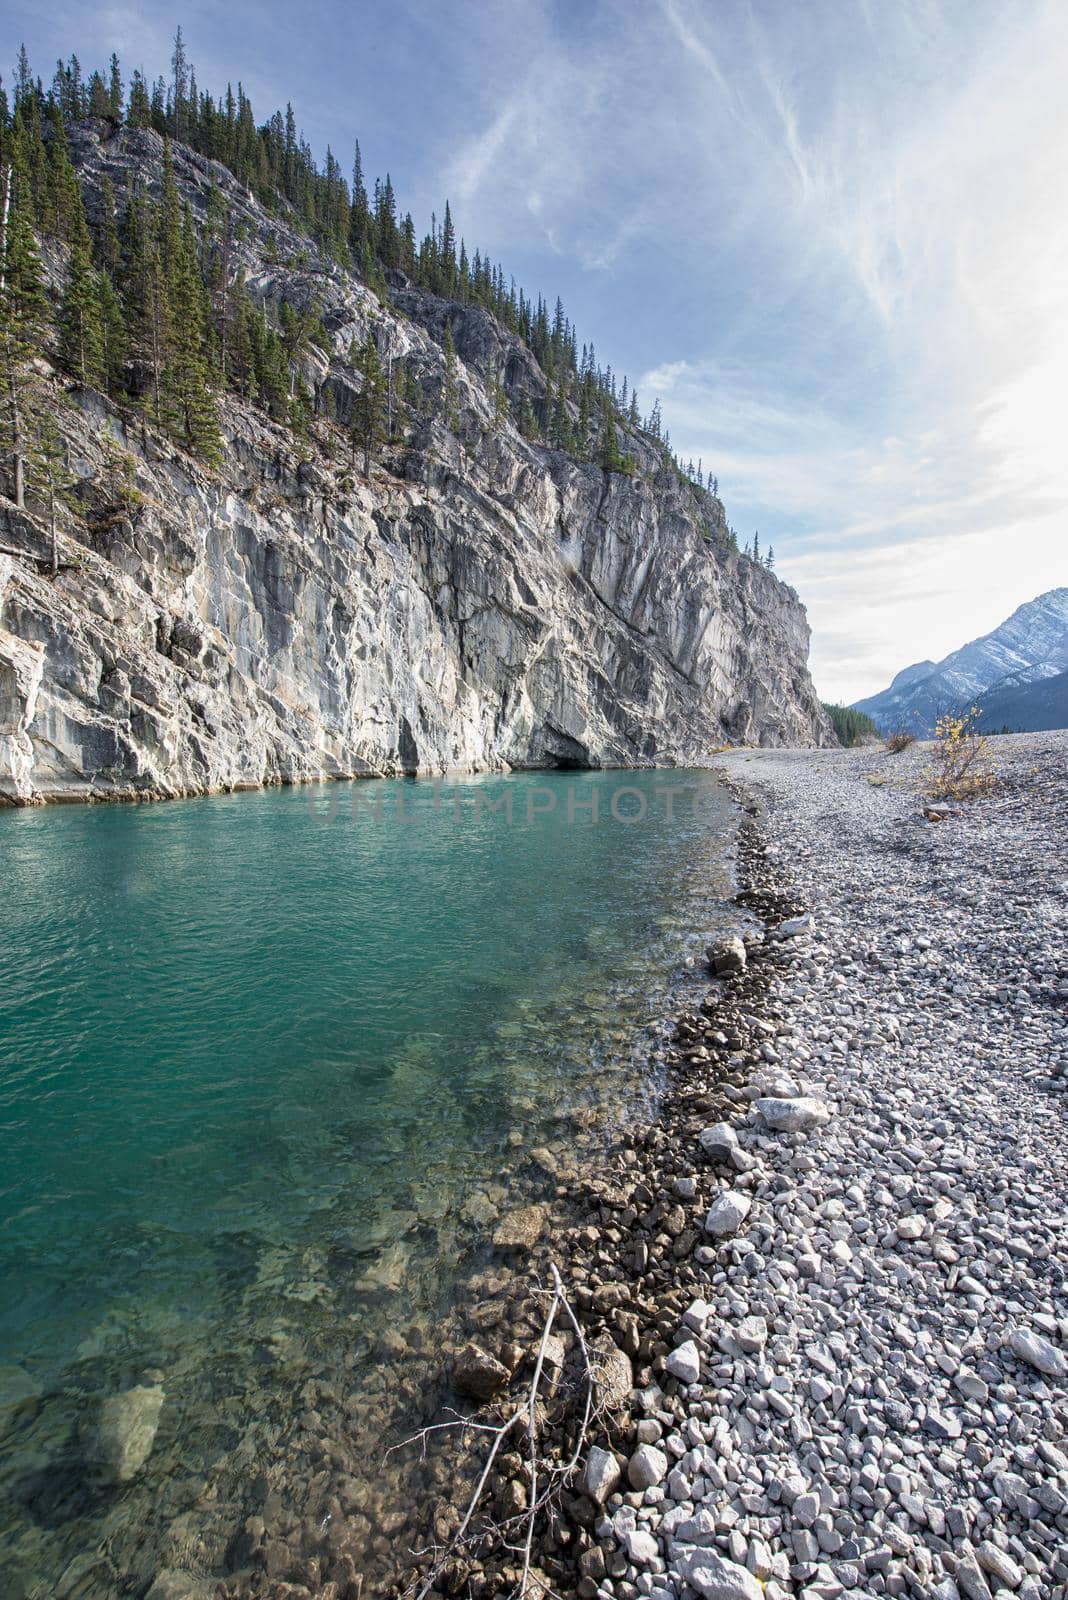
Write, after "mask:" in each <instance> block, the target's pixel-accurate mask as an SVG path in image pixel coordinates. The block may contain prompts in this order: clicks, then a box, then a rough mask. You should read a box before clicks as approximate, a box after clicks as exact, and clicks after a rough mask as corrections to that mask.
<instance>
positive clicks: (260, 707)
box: [0, 129, 829, 803]
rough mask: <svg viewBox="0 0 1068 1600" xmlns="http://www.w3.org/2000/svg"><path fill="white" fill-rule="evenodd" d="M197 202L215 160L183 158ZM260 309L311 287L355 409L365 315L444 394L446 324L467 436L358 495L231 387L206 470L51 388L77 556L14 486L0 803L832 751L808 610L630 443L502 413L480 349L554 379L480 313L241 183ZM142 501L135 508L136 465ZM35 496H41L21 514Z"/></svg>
mask: <svg viewBox="0 0 1068 1600" xmlns="http://www.w3.org/2000/svg"><path fill="white" fill-rule="evenodd" d="M79 154H80V160H81V165H82V170H83V173H84V174H85V175H86V177H87V181H88V183H89V185H90V189H91V185H92V183H93V182H95V180H96V179H97V178H98V177H99V175H100V174H101V173H102V172H103V171H104V170H110V171H111V173H112V176H113V178H114V179H115V181H116V184H117V187H119V186H121V187H124V185H125V174H124V171H123V168H124V167H125V168H126V169H127V170H129V168H130V166H131V165H136V167H137V170H138V171H140V172H142V173H147V174H148V175H149V176H151V175H152V173H153V172H154V171H155V170H156V168H155V167H154V165H153V163H154V162H158V154H159V152H158V141H157V140H155V139H154V136H153V135H150V134H139V135H133V134H129V133H126V134H122V135H119V136H116V137H113V138H111V139H109V140H107V141H106V142H101V139H100V137H99V136H98V134H97V133H96V132H94V131H93V130H92V129H89V130H87V131H85V132H84V133H83V134H82V147H81V149H80V152H79ZM178 165H179V177H180V180H181V182H182V186H183V189H184V190H185V192H186V194H187V195H189V196H191V198H192V199H193V202H194V204H197V203H199V201H200V200H201V198H202V193H203V185H204V183H206V181H207V176H208V175H209V172H208V165H209V164H207V163H204V162H199V161H194V160H192V159H191V158H190V159H189V160H186V159H185V158H184V157H183V156H182V155H181V153H180V152H179V162H178ZM215 176H216V178H217V180H218V181H219V182H220V183H221V184H222V185H223V186H224V188H225V189H226V191H227V195H228V198H229V199H230V200H231V202H232V206H233V209H234V210H235V211H236V212H238V213H239V214H240V215H241V216H243V218H244V220H245V221H246V223H247V225H248V230H249V239H248V240H247V241H246V242H245V243H244V244H243V245H242V249H243V251H244V252H245V254H246V256H247V267H248V271H249V281H250V284H251V285H252V287H253V290H254V292H255V293H256V295H257V296H258V297H259V298H261V299H264V300H277V298H278V297H279V296H280V295H281V294H282V293H283V291H284V292H285V294H286V295H288V296H289V297H290V298H291V299H293V298H298V299H299V298H300V297H301V296H302V295H303V296H307V297H311V296H313V295H314V297H315V298H316V299H317V300H318V301H319V303H320V305H321V307H322V310H323V318H324V322H325V324H326V326H327V328H328V330H329V331H330V335H331V340H332V343H333V346H334V353H333V357H332V358H331V357H330V356H328V355H327V354H326V353H324V352H320V351H314V352H313V353H312V355H310V356H309V358H308V361H307V363H306V371H305V380H306V381H307V382H308V384H309V387H310V388H312V389H313V390H316V391H319V392H324V390H325V388H326V387H329V389H330V391H331V392H332V394H333V397H334V403H335V405H336V409H337V411H338V414H339V416H344V414H345V411H346V408H347V407H348V406H351V399H352V395H353V393H354V392H355V385H356V383H357V381H358V380H357V379H356V378H355V376H354V374H353V372H352V369H351V368H350V367H349V366H348V363H347V360H346V357H347V352H348V349H349V345H350V341H351V339H352V338H353V337H354V336H355V337H356V338H357V340H362V339H363V337H364V335H365V332H366V329H367V328H368V327H369V326H370V327H373V328H374V329H375V330H376V332H377V334H378V338H379V342H380V347H382V348H383V349H384V348H385V345H386V343H387V341H389V340H390V339H391V340H392V342H393V347H394V351H395V352H396V353H397V354H404V356H405V358H406V360H407V362H408V365H409V370H410V371H411V372H412V373H413V375H414V376H415V378H416V382H417V384H418V386H419V387H420V388H421V389H422V391H423V392H424V393H425V394H426V395H427V396H428V397H429V396H433V395H434V394H436V393H437V392H438V390H439V389H440V385H441V382H442V374H443V357H442V351H441V346H440V344H439V342H438V339H439V338H440V337H441V336H442V335H443V330H444V319H445V317H446V316H448V317H449V318H450V321H451V323H452V325H453V328H454V336H455V338H456V344H457V348H458V350H459V351H460V352H461V354H462V355H463V357H464V359H463V360H461V361H460V362H459V363H458V384H459V390H460V421H459V426H458V428H457V430H456V432H455V433H453V432H449V431H447V430H446V429H445V428H444V427H443V426H442V425H441V424H440V423H438V422H423V423H422V424H421V426H420V427H419V428H417V429H416V430H415V431H414V432H413V431H412V430H411V429H409V431H408V438H407V441H406V443H405V445H404V446H399V445H398V446H395V447H391V448H390V449H388V450H387V451H385V452H384V453H383V458H382V460H381V461H380V462H378V463H377V464H376V465H375V466H374V468H373V470H372V474H371V477H370V481H367V480H365V479H364V478H363V477H362V476H361V475H360V474H359V473H358V472H357V471H356V470H355V469H354V467H353V464H352V462H351V460H350V458H349V453H348V451H347V449H346V448H344V446H342V445H340V443H339V444H338V445H335V447H334V450H333V457H332V458H331V455H330V454H329V453H328V449H327V448H324V447H323V444H322V443H321V442H319V443H317V442H308V443H299V442H297V441H295V440H294V439H293V438H292V437H291V436H290V435H289V434H288V433H286V432H285V431H284V430H282V429H280V428H278V427H276V426H274V425H273V424H272V423H270V422H269V421H268V420H267V419H266V418H265V417H264V416H263V415H262V413H260V412H258V411H255V410H253V409H252V408H249V407H247V406H245V405H244V404H243V403H241V402H239V401H237V400H235V399H234V398H232V397H228V398H227V400H226V401H225V405H224V413H223V416H224V431H225V434H226V452H225V459H224V464H223V466H222V468H221V470H220V471H219V472H218V473H217V474H214V475H213V474H210V473H208V472H206V471H205V470H204V469H203V468H201V467H200V466H199V465H197V464H196V463H195V462H193V461H191V460H190V459H189V458H188V457H187V456H186V455H185V454H184V453H183V452H182V451H181V450H180V449H178V448H177V447H175V446H174V445H172V444H170V443H169V442H167V441H162V440H160V439H159V438H157V437H155V436H154V435H153V434H152V433H151V432H150V431H149V430H146V429H144V428H143V427H142V426H141V425H140V423H138V422H136V421H133V420H131V419H129V418H127V419H126V420H124V419H123V418H121V417H120V416H119V415H118V414H117V413H115V412H114V411H113V410H112V409H111V408H109V407H108V406H106V405H105V403H104V402H103V401H102V400H101V399H100V398H99V397H98V396H95V395H92V394H86V393H79V392H74V391H71V392H65V391H63V390H62V388H61V387H60V386H59V385H57V386H56V396H55V410H56V416H57V420H58V421H59V423H60V427H61V430H62V433H63V435H64V437H65V439H66V441H67V445H68V449H69V453H70V460H71V464H72V466H73V468H74V470H75V471H76V472H77V474H78V476H79V479H80V486H79V495H80V499H81V501H82V506H81V509H82V511H83V512H84V515H83V516H78V517H68V518H66V520H65V522H64V525H63V536H62V538H61V562H62V568H61V571H60V574H59V576H58V578H56V579H55V580H53V579H52V577H51V575H50V574H49V573H48V572H47V569H46V567H45V565H44V563H43V562H41V561H38V560H36V559H35V557H37V556H41V555H43V552H44V541H43V533H42V527H41V524H40V521H39V520H35V519H34V518H33V517H25V516H22V515H20V514H19V513H17V512H15V510H14V508H13V507H11V506H10V504H9V503H6V502H2V501H0V544H3V545H4V546H6V547H7V548H8V549H9V550H13V551H22V552H25V554H13V555H10V554H9V555H3V556H0V798H3V799H6V800H8V801H13V802H15V803H30V802H34V801H37V800H58V799H87V798H133V797H136V796H175V795H182V794H193V793H202V792H205V791H209V790H214V789H227V788H233V787H238V786H243V785H258V784H265V783H276V782H290V781H299V780H303V779H310V778H316V777H320V776H327V777H347V776H351V775H359V774H368V775H370V774H396V773H400V772H422V773H437V772H446V771H450V770H458V769H468V770H471V769H474V770H479V769H488V768H503V767H505V766H513V767H543V766H556V765H572V764H575V765H584V766H586V765H588V766H606V765H618V766H632V765H647V764H652V763H658V764H659V763H663V764H693V763H699V762H701V761H703V760H705V759H706V758H707V757H708V755H709V753H710V751H711V750H712V749H714V748H715V747H716V746H717V745H720V744H723V743H726V742H734V741H743V740H744V741H748V742H753V743H762V744H778V743H809V742H813V741H822V740H824V739H827V738H828V737H829V735H828V731H827V728H826V724H825V722H824V720H823V716H822V713H821V711H820V708H819V705H818V701H817V698H816V695H815V692H814V690H813V687H812V684H811V682H810V680H809V677H808V672H807V668H806V655H807V647H808V628H807V625H806V621H805V614H804V610H803V608H802V607H801V605H800V603H799V601H798V599H797V597H796V595H795V594H794V593H793V591H792V590H790V589H788V588H787V587H786V586H785V585H783V584H781V583H779V582H778V581H777V580H776V579H775V577H774V576H773V575H772V574H771V573H768V572H766V571H765V570H764V569H763V568H760V567H758V566H755V565H754V564H753V563H751V562H749V561H748V560H746V559H745V558H744V557H741V556H739V555H738V554H737V553H736V552H734V551H733V550H732V549H731V548H730V544H729V541H728V540H727V537H726V530H725V524H724V521H723V512H722V507H721V506H720V504H719V502H718V501H717V500H715V499H713V498H712V497H711V496H709V495H707V494H705V493H703V492H698V491H694V489H693V488H692V486H690V485H689V484H686V483H683V482H680V480H679V479H678V477H677V475H676V474H674V473H673V472H670V471H668V470H666V469H664V468H663V467H662V466H660V464H659V462H658V458H657V454H656V451H655V447H654V446H653V445H652V442H651V441H647V440H645V439H644V438H643V437H642V436H640V435H634V436H633V437H628V439H627V440H626V447H627V448H628V449H630V450H631V452H632V453H633V454H635V456H636V458H637V461H638V465H639V468H640V469H641V471H640V472H639V474H637V475H635V476H634V477H629V478H628V477H624V476H623V475H620V474H612V475H606V474H605V473H603V472H601V471H600V470H599V469H597V468H595V467H593V466H590V465H583V464H579V463H577V462H575V461H573V460H571V459H570V458H569V457H567V456H565V455H563V454H562V453H560V452H554V451H550V450H546V449H543V448H540V447H536V446H532V445H531V444H529V443H527V442H526V441H524V440H523V439H521V438H520V437H519V435H518V433H517V432H516V431H515V429H514V428H513V427H512V426H511V424H510V423H506V424H505V425H504V426H503V428H500V429H495V428H494V427H493V426H492V425H491V409H492V408H491V403H490V399H489V394H488V390H487V388H486V384H485V382H484V379H485V376H486V372H487V370H488V363H493V364H494V365H495V366H499V365H507V366H508V367H509V369H510V371H511V378H510V380H509V381H511V382H514V383H522V384H523V385H524V386H526V387H527V388H528V391H529V392H531V393H532V394H534V395H535V398H536V393H535V388H534V384H535V377H536V369H535V371H534V372H532V371H531V368H532V366H533V363H532V362H531V360H530V358H529V356H528V354H527V353H526V352H525V351H523V349H522V347H521V346H519V345H518V343H517V342H516V341H515V340H514V339H511V338H510V336H509V335H508V334H507V333H505V332H504V331H503V330H502V329H500V328H499V326H498V325H497V324H496V323H495V321H494V319H493V318H492V317H489V316H488V315H487V313H485V312H484V311H482V310H480V309H478V308H473V307H462V306H458V305H453V306H449V305H447V304H446V303H445V302H442V301H440V300H436V299H434V298H433V297H430V296H425V295H418V294H415V293H414V291H412V290H402V291H401V292H400V293H399V295H398V300H399V301H400V302H402V303H403V306H404V312H403V313H400V312H394V311H392V310H388V309H386V308H383V307H382V306H380V305H379V303H378V301H377V299H376V298H375V297H374V296H373V295H372V294H371V293H370V291H368V290H367V289H366V288H365V287H364V286H363V285H361V284H360V283H359V282H358V281H357V280H356V279H354V278H353V277H351V276H349V275H347V274H345V273H343V272H342V271H341V270H340V269H339V268H337V267H336V266H335V265H332V264H330V263H325V262H320V263H317V262H316V261H315V259H314V256H313V257H312V259H311V261H310V263H309V264H306V265H300V264H294V261H293V260H290V261H289V262H288V263H283V264H279V263H278V261H277V259H272V260H268V252H267V250H266V242H267V241H268V240H270V241H271V246H272V248H271V252H270V254H271V256H272V258H277V257H278V256H279V254H283V255H284V253H285V251H286V249H289V250H291V252H292V255H293V257H294V258H296V256H297V252H298V250H299V251H306V250H307V245H306V242H305V241H303V240H299V239H297V238H296V236H295V235H294V236H291V237H288V238H287V236H286V235H285V230H284V228H282V227H281V225H280V224H279V223H278V222H277V220H275V219H270V220H269V221H268V219H266V218H264V217H263V216H262V215H260V214H258V211H257V208H256V207H255V205H254V203H253V202H251V201H250V200H249V199H248V197H247V196H246V195H244V193H243V192H242V191H240V190H238V189H237V187H236V185H234V183H233V180H232V179H230V178H229V177H228V176H227V175H226V174H225V173H223V171H222V169H215ZM119 451H121V452H126V453H128V455H129V457H131V458H132V460H133V463H134V466H135V477H136V487H137V492H138V493H137V501H136V503H128V502H125V501H124V500H123V497H122V495H121V494H119V495H118V496H117V495H116V490H115V481H116V472H115V462H116V460H117V459H118V455H117V452H119ZM31 510H32V508H31Z"/></svg>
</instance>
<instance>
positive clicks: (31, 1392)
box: [0, 1367, 40, 1439]
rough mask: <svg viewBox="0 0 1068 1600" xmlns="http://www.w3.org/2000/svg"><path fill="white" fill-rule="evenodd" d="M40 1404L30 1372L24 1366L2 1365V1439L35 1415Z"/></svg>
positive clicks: (0, 1398) (0, 1410) (0, 1419)
mask: <svg viewBox="0 0 1068 1600" xmlns="http://www.w3.org/2000/svg"><path fill="white" fill-rule="evenodd" d="M39 1405H40V1394H39V1393H38V1389H37V1385H36V1384H35V1383H34V1381H33V1379H32V1378H31V1377H30V1375H29V1373H28V1372H26V1371H25V1370H24V1369H23V1368H22V1367H0V1439H2V1438H3V1436H4V1434H5V1433H9V1432H10V1431H11V1430H12V1429H13V1428H15V1427H16V1426H17V1425H18V1424H19V1423H20V1422H22V1421H25V1420H26V1419H27V1418H29V1417H32V1416H35V1415H36V1413H37V1409H38V1406H39Z"/></svg>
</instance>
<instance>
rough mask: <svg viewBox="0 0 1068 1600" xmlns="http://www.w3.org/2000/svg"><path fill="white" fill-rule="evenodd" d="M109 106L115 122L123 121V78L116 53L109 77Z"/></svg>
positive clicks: (112, 59)
mask: <svg viewBox="0 0 1068 1600" xmlns="http://www.w3.org/2000/svg"><path fill="white" fill-rule="evenodd" d="M108 105H109V107H110V110H111V115H112V116H113V117H114V118H115V121H116V122H120V121H121V120H122V76H121V74H120V72H119V58H118V56H117V55H115V54H114V53H112V57H111V65H110V71H109V76H108Z"/></svg>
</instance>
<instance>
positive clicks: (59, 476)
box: [28, 408, 77, 578]
mask: <svg viewBox="0 0 1068 1600" xmlns="http://www.w3.org/2000/svg"><path fill="white" fill-rule="evenodd" d="M28 467H29V477H30V482H31V484H32V486H33V489H34V492H35V493H36V494H37V495H38V496H39V497H40V499H42V500H43V501H44V503H45V505H46V506H47V508H48V535H49V538H48V543H49V552H50V558H51V567H52V576H53V578H55V577H57V576H58V574H59V507H60V503H61V502H62V501H63V500H65V499H66V498H67V495H68V493H69V491H70V490H71V489H72V488H73V487H74V484H75V483H76V482H77V479H76V478H75V477H74V475H73V474H72V472H71V471H70V468H69V466H68V464H67V457H66V451H65V449H64V446H63V441H62V439H61V438H60V434H59V429H58V428H57V427H56V424H55V421H54V420H53V417H52V414H51V412H50V411H47V410H45V409H43V408H42V409H41V411H40V412H39V414H38V415H37V417H36V419H35V427H34V436H33V442H32V445H31V447H30V456H29V461H28Z"/></svg>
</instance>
